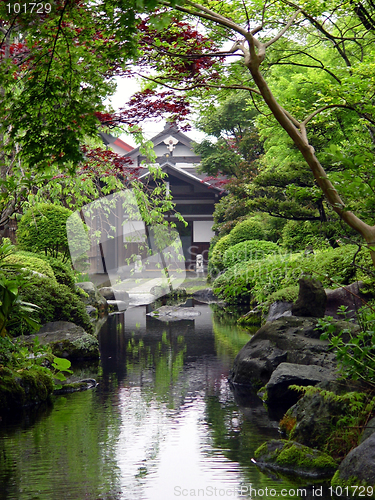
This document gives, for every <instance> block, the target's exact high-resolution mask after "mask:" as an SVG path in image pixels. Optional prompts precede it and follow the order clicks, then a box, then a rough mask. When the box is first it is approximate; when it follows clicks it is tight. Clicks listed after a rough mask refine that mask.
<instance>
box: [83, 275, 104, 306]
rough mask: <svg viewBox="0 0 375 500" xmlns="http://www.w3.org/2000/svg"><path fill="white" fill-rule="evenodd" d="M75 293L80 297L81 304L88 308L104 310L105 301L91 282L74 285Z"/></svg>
mask: <svg viewBox="0 0 375 500" xmlns="http://www.w3.org/2000/svg"><path fill="white" fill-rule="evenodd" d="M76 288H77V291H78V293H79V295H80V297H81V300H82V302H84V303H85V304H86V305H88V306H93V307H96V309H99V310H102V309H106V307H107V301H106V299H105V298H104V297H103V296H102V295H101V294H100V293H99V291H98V289H97V288H96V286H95V285H94V283H92V282H91V281H83V282H81V283H76Z"/></svg>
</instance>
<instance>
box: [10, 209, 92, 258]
mask: <svg viewBox="0 0 375 500" xmlns="http://www.w3.org/2000/svg"><path fill="white" fill-rule="evenodd" d="M71 215H72V212H71V211H70V210H69V209H68V208H65V207H62V206H59V205H53V204H51V203H38V204H36V205H35V206H34V207H31V208H30V209H29V210H27V212H26V213H25V214H24V215H23V216H22V218H21V220H20V222H19V224H18V230H17V243H18V247H19V248H20V249H21V250H28V251H31V252H40V251H44V253H45V255H50V256H52V257H58V256H59V255H61V257H62V259H63V260H67V259H68V258H69V244H68V238H67V231H66V222H67V220H68V218H69V217H70V216H71ZM76 226H77V227H76V233H75V238H76V240H77V242H80V241H85V239H86V233H85V231H84V230H83V229H82V226H81V225H80V224H78V223H77V224H76Z"/></svg>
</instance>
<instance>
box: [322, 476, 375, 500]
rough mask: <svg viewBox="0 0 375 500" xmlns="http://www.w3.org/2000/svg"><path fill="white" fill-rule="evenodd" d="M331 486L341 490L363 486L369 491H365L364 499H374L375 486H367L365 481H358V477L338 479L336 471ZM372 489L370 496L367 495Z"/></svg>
mask: <svg viewBox="0 0 375 500" xmlns="http://www.w3.org/2000/svg"><path fill="white" fill-rule="evenodd" d="M331 486H332V487H333V488H337V487H341V488H346V487H349V488H350V486H364V487H365V488H369V490H366V492H365V493H366V494H365V495H363V496H366V498H375V484H368V483H366V481H361V480H360V479H358V477H355V476H352V477H349V478H348V479H342V478H341V477H340V471H339V470H337V471H336V472H335V474H334V476H333V478H332V479H331ZM371 488H372V492H373V494H372V495H368V494H367V493H369V492H371Z"/></svg>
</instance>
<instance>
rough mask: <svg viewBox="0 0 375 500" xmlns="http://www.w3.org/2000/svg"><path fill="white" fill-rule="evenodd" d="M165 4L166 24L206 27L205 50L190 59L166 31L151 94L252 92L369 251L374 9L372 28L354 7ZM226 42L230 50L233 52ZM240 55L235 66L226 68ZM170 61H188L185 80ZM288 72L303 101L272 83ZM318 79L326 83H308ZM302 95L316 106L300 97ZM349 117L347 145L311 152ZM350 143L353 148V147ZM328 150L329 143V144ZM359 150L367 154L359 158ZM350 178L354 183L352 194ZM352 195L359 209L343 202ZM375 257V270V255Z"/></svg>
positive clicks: (151, 54) (373, 234)
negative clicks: (164, 90)
mask: <svg viewBox="0 0 375 500" xmlns="http://www.w3.org/2000/svg"><path fill="white" fill-rule="evenodd" d="M159 5H160V6H161V8H164V9H165V15H166V16H169V19H170V18H171V17H172V16H173V15H175V19H172V24H173V23H174V24H175V25H176V24H178V23H181V22H182V21H181V19H185V20H191V19H194V21H196V20H197V19H199V21H200V23H201V24H202V25H204V36H205V42H204V43H201V44H200V46H199V47H198V48H197V47H196V48H195V49H194V50H191V49H189V47H191V46H189V44H188V43H187V41H186V37H184V36H183V35H181V37H180V38H179V39H178V40H174V43H173V45H172V44H169V43H168V40H166V38H165V37H164V31H162V32H160V33H159V37H158V39H157V40H156V39H155V43H153V44H152V46H151V48H150V47H147V48H146V49H145V48H143V52H144V53H145V54H146V53H147V57H148V60H149V61H151V66H152V68H153V70H154V72H153V76H152V78H150V77H149V76H148V77H147V78H149V80H150V79H151V80H152V85H153V86H155V85H165V84H167V85H168V86H169V88H171V87H172V88H174V89H176V91H179V92H187V93H193V92H194V94H195V97H197V96H199V98H200V99H201V100H202V99H204V98H212V97H211V93H212V89H213V88H215V89H223V88H225V89H232V90H237V91H238V90H239V89H242V90H247V91H248V92H249V96H251V98H252V99H253V100H254V103H255V105H256V106H257V107H258V109H259V110H260V111H261V112H262V113H264V114H268V116H267V117H266V118H265V119H267V120H268V121H269V124H270V126H271V127H273V126H275V124H278V126H281V128H282V129H283V131H284V132H283V136H284V140H285V142H286V143H287V144H288V145H289V147H290V148H292V149H294V150H296V151H297V152H298V153H297V157H298V159H299V161H304V162H305V163H304V164H305V165H307V166H308V167H309V168H310V170H311V172H312V174H313V176H314V179H315V183H316V185H317V186H319V188H320V189H321V190H322V192H323V194H324V196H325V198H326V200H327V201H328V203H329V204H330V205H331V207H332V209H333V210H334V211H335V212H336V213H337V214H338V215H339V216H340V217H341V218H342V219H343V220H344V221H345V222H346V223H347V224H348V225H349V226H350V227H351V228H352V229H354V230H355V231H356V232H357V233H359V234H360V235H361V236H362V237H363V238H364V239H365V241H366V243H367V245H369V246H370V247H371V244H372V243H373V242H374V241H375V227H374V226H373V225H372V223H373V220H371V221H369V223H367V222H366V218H365V217H363V216H362V217H361V214H360V212H359V211H358V210H357V206H356V204H358V201H359V199H358V195H361V194H362V192H365V191H367V192H368V193H370V192H371V196H372V197H373V192H372V189H373V186H372V181H371V175H370V176H369V178H370V179H369V182H368V183H367V184H366V185H364V183H363V180H362V177H363V176H364V175H365V172H366V168H367V167H371V168H373V167H372V166H373V164H374V141H373V138H374V124H375V113H374V105H373V94H374V84H373V81H374V75H375V66H374V64H373V55H374V49H373V47H374V43H373V42H374V38H375V31H374V29H373V25H372V24H371V22H372V21H371V20H372V18H373V11H372V10H371V9H372V7H371V5H370V4H367V3H366V4H364V5H363V6H362V7H363V10H364V11H365V12H367V14H368V15H367V17H366V19H367V21H364V18H363V16H362V17H361V15H362V14H361V15H360V14H359V11H358V8H356V7H355V6H354V5H353V4H352V3H351V2H350V1H344V2H337V1H336V0H332V1H329V2H328V3H327V2H319V1H316V0H314V1H313V0H311V1H308V2H303V4H301V5H299V4H298V3H297V2H296V3H295V2H290V1H282V2H277V3H275V4H271V5H268V4H263V3H262V2H257V1H254V2H252V3H246V5H245V4H244V3H243V2H241V1H239V0H238V1H230V2H229V1H220V2H212V1H211V0H207V1H204V2H202V3H201V4H198V3H195V2H193V1H191V0H185V1H184V2H183V3H180V4H179V5H176V6H173V5H172V4H171V3H170V2H168V1H167V0H164V1H162V2H159ZM158 16H159V17H160V13H158ZM184 16H185V17H184ZM202 32H203V30H202ZM229 41H232V44H233V45H232V47H231V48H230V49H228V48H227V47H228V43H229ZM318 44H319V46H321V47H322V50H324V57H321V53H320V52H319V51H318V50H317V48H316V47H317V45H318ZM220 47H221V48H220ZM233 55H237V56H238V60H236V61H235V62H232V63H230V62H228V58H229V57H233ZM224 59H225V60H224ZM171 60H174V61H179V62H181V61H183V64H184V65H185V66H184V67H185V71H180V75H179V76H178V75H177V74H176V72H173V70H172V69H170V68H169V67H167V68H166V66H168V62H170V61H171ZM193 61H195V66H194V68H192V67H191V66H192V62H193ZM197 61H205V65H204V66H203V64H201V65H198V64H197ZM207 61H212V62H210V64H209V63H208V62H207ZM188 63H190V73H188V71H187V69H188ZM281 65H288V66H289V67H291V66H293V68H294V69H297V70H298V71H297V73H296V75H298V76H299V81H300V83H298V77H297V76H294V77H293V82H292V83H294V84H295V87H296V88H298V89H301V88H302V87H301V85H304V89H303V91H302V92H301V93H300V94H296V93H295V92H294V93H288V92H284V91H283V90H282V88H281V87H280V85H276V84H275V82H276V80H277V78H278V75H277V71H276V69H278V67H280V66H281ZM149 66H150V65H149ZM275 68H276V69H275ZM311 71H314V72H317V73H319V74H320V75H322V76H321V77H320V78H315V79H314V80H313V81H312V82H311V84H309V82H308V81H307V78H308V77H309V76H310V72H311ZM207 89H208V90H207ZM305 94H306V95H308V96H309V99H304V98H303V97H304V95H305ZM343 116H345V121H346V123H345V124H344V125H345V126H344V130H346V136H347V137H348V139H349V141H346V142H344V141H341V142H339V144H337V145H336V148H333V149H332V148H331V150H330V151H327V152H326V154H325V155H324V158H323V157H322V160H321V161H320V160H319V159H318V154H319V153H318V151H316V150H315V147H314V130H315V128H316V127H320V128H324V127H330V128H331V129H334V128H339V127H340V120H341V122H342V120H343ZM348 130H350V134H349V135H348V133H347V131H348ZM311 131H313V133H311ZM350 138H355V140H356V143H355V145H354V147H352V145H351V144H350ZM322 143H323V144H326V142H325V141H324V138H322ZM362 144H365V145H367V149H366V151H365V153H364V154H361V155H358V154H356V153H357V152H358V150H360V149H361V145H362ZM348 153H349V154H348ZM329 155H331V156H329ZM353 155H354V156H353ZM326 161H329V163H330V164H335V163H337V162H342V163H344V162H347V163H348V164H349V166H350V164H351V165H352V167H351V171H349V173H348V172H347V171H346V172H345V171H343V172H342V174H343V175H342V176H336V177H335V176H333V177H330V176H329V175H327V172H326V170H325V168H324V164H325V162H326ZM349 178H350V179H352V180H353V182H352V186H351V185H350V183H349V182H348V179H349ZM343 184H345V186H344V188H342V185H343ZM359 185H360V186H361V189H359V190H358V188H357V186H359ZM353 186H354V188H353ZM339 190H341V192H342V197H340V195H339V192H338V191H339ZM347 192H350V195H351V197H352V199H353V200H354V201H352V200H350V199H349V200H348V201H347V202H346V203H345V202H344V200H343V198H344V197H345V195H346V193H347ZM356 202H357V203H356ZM354 211H356V212H357V213H358V214H359V216H357V215H355V213H354ZM371 255H372V259H373V262H374V264H375V253H374V252H371Z"/></svg>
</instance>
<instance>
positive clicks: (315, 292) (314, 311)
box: [292, 278, 327, 318]
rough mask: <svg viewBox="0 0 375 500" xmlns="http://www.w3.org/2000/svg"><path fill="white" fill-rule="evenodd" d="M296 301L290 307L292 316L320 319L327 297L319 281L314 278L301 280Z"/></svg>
mask: <svg viewBox="0 0 375 500" xmlns="http://www.w3.org/2000/svg"><path fill="white" fill-rule="evenodd" d="M298 283H299V293H298V299H297V300H296V302H295V304H293V306H292V314H293V315H294V316H308V317H313V318H322V317H323V316H324V313H325V310H326V304H327V295H326V292H325V290H324V288H323V285H322V284H321V282H320V281H318V280H316V279H314V278H308V279H306V278H301V279H300V280H299V281H298Z"/></svg>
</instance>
